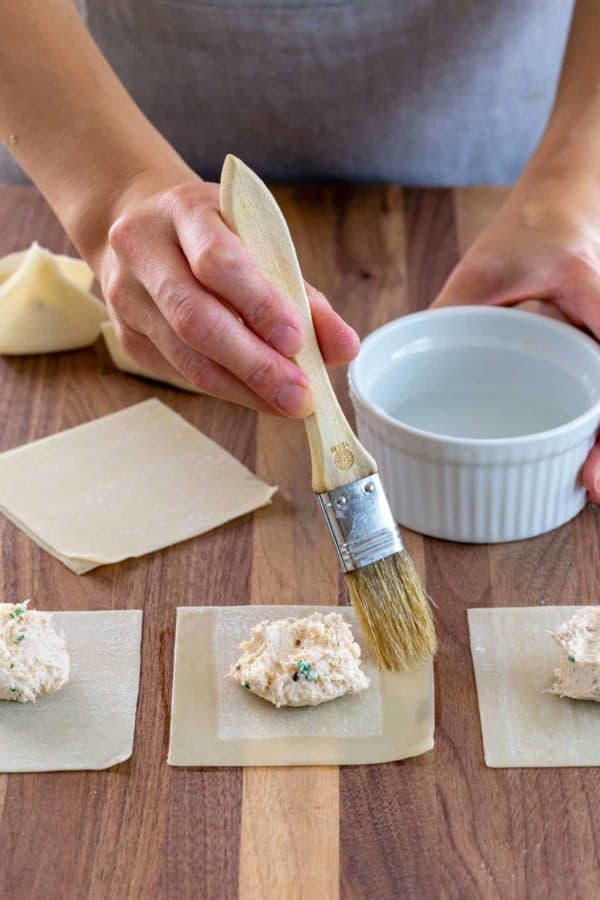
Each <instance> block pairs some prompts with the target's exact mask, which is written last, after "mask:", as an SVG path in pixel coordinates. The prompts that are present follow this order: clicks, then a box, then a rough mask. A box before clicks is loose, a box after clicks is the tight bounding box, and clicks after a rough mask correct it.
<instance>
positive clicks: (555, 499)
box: [349, 307, 600, 543]
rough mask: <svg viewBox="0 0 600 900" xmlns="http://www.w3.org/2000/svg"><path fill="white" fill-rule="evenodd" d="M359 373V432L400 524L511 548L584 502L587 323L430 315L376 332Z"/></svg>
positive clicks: (597, 370) (483, 313) (592, 373)
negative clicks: (508, 544)
mask: <svg viewBox="0 0 600 900" xmlns="http://www.w3.org/2000/svg"><path fill="white" fill-rule="evenodd" d="M349 379H350V393H351V397H352V401H353V403H354V408H355V411H356V419H357V425H358V434H359V436H360V439H361V441H362V442H363V443H364V444H365V446H366V447H367V449H368V450H370V451H371V453H373V455H374V456H375V459H376V460H377V462H378V464H379V468H380V472H381V475H382V479H383V483H384V486H385V488H386V492H387V494H388V497H389V499H390V502H391V505H392V509H393V511H394V513H395V516H396V518H397V520H398V521H399V522H400V523H401V524H402V525H406V526H407V527H409V528H412V529H414V530H415V531H420V532H422V533H423V534H428V535H432V536H434V537H439V538H446V539H449V540H454V541H465V542H473V543H487V542H500V541H512V540H520V539H523V538H528V537H533V536H534V535H537V534H542V533H543V532H546V531H550V530H551V529H553V528H556V527H558V526H559V525H562V524H563V523H564V522H567V521H568V520H569V519H571V518H573V516H575V515H576V514H577V513H578V512H579V511H580V510H581V509H582V508H583V506H584V505H585V502H586V494H585V489H584V488H583V486H582V484H581V468H582V465H583V463H584V461H585V458H586V456H587V454H588V452H589V450H590V449H591V448H592V446H593V444H594V440H595V436H596V434H597V432H598V429H599V427H600V348H599V347H598V345H597V344H596V343H595V342H594V341H593V340H592V339H591V338H588V337H586V336H585V335H584V334H582V333H581V332H579V331H577V330H576V329H575V328H572V327H571V326H569V325H564V324H562V323H560V322H557V321H554V320H552V319H548V318H544V317H542V316H536V315H532V314H530V313H524V312H521V311H517V310H509V309H498V308H489V307H456V308H451V309H440V310H429V311H427V312H423V313H416V314H414V315H410V316H406V317H404V318H402V319H397V320H395V321H393V322H390V323H389V324H388V325H385V326H383V327H382V328H379V329H378V330H377V331H375V332H374V333H373V334H371V335H370V336H369V337H368V338H367V339H366V340H365V341H364V342H363V345H362V348H361V351H360V354H359V356H358V358H357V359H356V360H355V361H354V362H353V363H352V365H351V367H350V374H349Z"/></svg>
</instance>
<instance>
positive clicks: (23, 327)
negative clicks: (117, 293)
mask: <svg viewBox="0 0 600 900" xmlns="http://www.w3.org/2000/svg"><path fill="white" fill-rule="evenodd" d="M16 257H18V258H17V259H16ZM15 262H16V263H17V265H16V268H13V267H14V266H15ZM78 262H80V261H77V260H73V261H71V262H65V258H64V257H55V256H54V255H53V254H52V253H50V251H49V250H44V249H43V248H42V247H40V246H39V245H38V244H32V245H31V247H30V248H29V250H27V251H25V252H24V253H23V254H11V256H10V257H6V258H5V259H4V260H0V353H3V354H8V355H23V354H31V353H55V352H59V351H61V350H74V349H77V348H79V347H87V346H89V345H90V344H93V343H94V341H96V340H97V338H98V337H99V335H100V328H101V325H102V322H104V321H105V320H106V319H107V312H106V307H105V306H104V304H103V303H101V302H100V301H99V300H98V299H97V298H96V297H94V295H93V294H91V293H90V291H89V290H87V289H86V288H85V287H84V286H83V285H84V284H85V283H86V281H88V280H89V273H88V271H87V267H86V268H85V269H84V268H83V266H85V263H83V264H79V265H78V264H77V263H78ZM11 268H13V271H12V274H8V275H7V276H6V277H4V280H2V277H3V276H2V273H3V272H8V270H10V269H11Z"/></svg>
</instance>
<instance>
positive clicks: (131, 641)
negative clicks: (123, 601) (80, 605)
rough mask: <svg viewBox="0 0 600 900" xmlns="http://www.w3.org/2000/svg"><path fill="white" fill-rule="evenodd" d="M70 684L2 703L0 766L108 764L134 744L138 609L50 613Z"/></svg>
mask: <svg viewBox="0 0 600 900" xmlns="http://www.w3.org/2000/svg"><path fill="white" fill-rule="evenodd" d="M52 622H53V624H54V625H55V627H56V629H57V631H62V632H64V635H65V641H66V644H67V650H68V652H69V656H70V657H71V675H70V679H69V681H68V683H67V684H66V685H65V686H64V687H63V688H62V690H60V691H58V692H57V693H56V694H49V695H43V696H41V697H38V699H37V700H36V702H35V703H14V702H12V701H0V772H58V771H65V770H80V769H108V768H109V767H110V766H114V765H116V764H117V763H120V762H124V761H125V760H126V759H129V757H130V756H131V752H132V749H133V735H134V730H135V714H136V708H137V699H138V689H139V680H140V645H141V640H142V611H141V610H139V609H135V610H119V611H106V612H55V613H52Z"/></svg>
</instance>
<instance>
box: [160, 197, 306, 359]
mask: <svg viewBox="0 0 600 900" xmlns="http://www.w3.org/2000/svg"><path fill="white" fill-rule="evenodd" d="M194 212H195V211H194V206H193V199H191V200H190V201H189V203H188V204H187V205H186V204H178V205H177V206H176V207H175V209H174V211H173V224H174V226H175V231H176V233H177V238H178V240H179V243H180V244H181V248H182V250H183V253H184V254H185V256H186V259H187V261H188V263H189V266H190V269H191V270H192V272H193V273H194V275H195V277H196V278H197V279H198V281H199V282H200V283H201V284H202V285H204V287H206V288H207V289H208V290H209V291H210V292H211V293H215V294H218V295H219V296H220V297H222V298H223V299H224V300H226V301H227V302H228V303H230V304H231V306H232V307H233V308H234V309H235V310H236V311H237V312H238V313H239V315H240V316H241V317H242V319H243V320H244V322H246V324H247V325H248V327H249V328H251V329H252V331H254V332H255V333H256V334H258V335H260V337H262V338H263V340H265V341H266V342H267V344H269V345H270V346H271V347H273V349H274V350H277V351H278V352H279V353H282V354H283V355H284V356H288V357H292V356H294V355H295V354H296V353H297V352H298V350H299V349H300V347H301V346H302V341H303V338H304V332H303V328H302V321H301V319H300V316H299V315H298V313H297V312H296V310H295V309H294V307H293V306H291V304H290V303H289V302H288V301H287V300H286V298H285V297H284V296H283V295H282V294H281V292H280V291H279V290H278V289H277V288H276V287H274V286H273V285H272V284H271V283H270V282H269V281H267V279H266V278H264V276H263V275H262V274H261V273H260V272H259V271H258V269H257V267H256V266H255V265H254V263H253V262H252V259H251V258H250V255H249V254H248V253H247V251H246V250H245V249H244V248H243V247H242V245H241V243H240V240H239V238H238V237H237V236H236V235H235V234H233V232H231V231H230V230H229V229H228V228H227V226H226V225H225V223H224V222H223V220H222V219H221V217H220V216H219V215H218V213H217V211H216V210H215V211H214V213H209V214H207V213H206V211H204V214H203V215H202V216H200V215H197V214H196V215H195V214H194Z"/></svg>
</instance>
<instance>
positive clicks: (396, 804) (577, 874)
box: [0, 186, 600, 900]
mask: <svg viewBox="0 0 600 900" xmlns="http://www.w3.org/2000/svg"><path fill="white" fill-rule="evenodd" d="M504 195H505V192H503V191H499V190H496V189H465V190H460V191H455V192H453V191H449V190H428V191H419V190H415V189H411V190H406V191H403V190H402V189H401V188H399V187H389V188H356V187H347V186H335V187H331V186H316V187H310V186H308V187H307V186H304V187H298V188H295V189H290V188H285V189H280V190H278V191H277V196H278V199H279V200H280V202H281V204H282V207H283V209H284V212H285V214H286V217H287V219H288V221H289V224H290V227H291V230H292V234H293V236H294V239H295V241H296V244H297V248H298V254H299V257H300V260H301V264H302V266H303V270H304V274H305V275H306V277H307V278H309V279H310V280H311V281H313V282H315V283H316V284H317V285H318V286H319V287H320V288H322V289H323V290H324V291H325V292H326V293H327V294H328V296H329V297H330V298H331V300H332V301H333V303H334V304H335V306H336V307H337V308H338V309H339V310H340V312H342V314H344V315H345V316H346V317H347V318H348V320H349V321H350V322H351V323H352V324H353V325H354V326H355V327H356V328H357V330H358V331H359V333H360V334H361V335H364V334H366V333H367V332H369V331H370V330H372V329H373V328H374V327H376V326H378V325H380V324H382V323H383V322H385V321H387V320H389V319H391V318H393V317H395V316H398V315H401V314H403V313H406V312H409V311H412V310H417V309H423V308H425V307H426V306H427V305H428V303H430V302H431V300H433V299H434V297H435V295H436V292H437V291H438V290H439V289H440V287H441V286H442V284H443V282H444V279H445V278H446V276H447V274H448V273H449V271H450V270H451V268H452V266H453V265H454V264H455V262H456V261H457V259H458V257H459V254H460V253H461V252H464V250H465V249H466V248H467V247H468V246H469V244H470V243H471V242H472V240H473V238H474V236H475V235H476V234H477V232H478V230H479V229H480V228H481V227H483V225H484V224H485V222H486V221H487V220H488V219H489V217H490V216H491V215H493V212H494V210H495V209H497V207H498V206H499V205H500V203H501V202H502V200H503V198H504ZM0 223H1V228H0V254H4V253H7V252H9V251H11V250H15V249H19V248H22V247H24V246H26V245H28V244H29V243H30V241H31V240H32V239H33V238H36V239H37V240H38V241H39V242H40V243H41V244H43V245H46V246H48V247H50V248H51V249H52V250H55V251H62V252H65V251H67V252H68V251H69V249H70V248H69V244H68V241H67V240H66V238H65V237H64V235H63V233H62V231H61V229H60V227H59V225H58V224H57V222H56V220H55V219H54V217H53V216H52V214H51V213H50V211H49V210H48V208H47V207H46V205H45V203H44V202H43V200H42V199H41V198H40V196H39V195H38V194H37V193H36V192H35V191H34V189H32V188H24V187H10V188H8V187H7V188H0ZM334 382H335V385H336V388H337V390H338V394H339V396H340V399H341V402H342V405H343V406H344V409H345V411H346V412H347V413H348V414H350V409H349V404H348V399H347V394H346V390H345V374H344V373H343V372H338V373H336V374H335V376H334ZM153 395H154V396H158V397H159V398H160V399H161V400H163V401H164V402H165V403H167V404H168V405H169V406H171V407H172V408H173V409H175V410H176V411H177V412H179V413H181V414H182V415H184V416H185V417H186V418H187V419H189V420H190V421H191V422H192V423H193V424H194V425H196V426H197V427H199V428H201V429H202V430H203V431H204V432H206V433H207V434H208V435H210V437H212V438H214V439H215V440H217V441H219V442H220V443H221V444H222V445H223V446H224V447H226V448H227V449H228V450H229V451H231V452H232V453H233V454H235V455H236V456H237V457H238V458H239V459H241V460H242V461H243V462H244V463H245V464H246V465H248V466H249V467H250V468H252V469H254V470H255V471H257V472H258V474H259V475H260V476H262V477H263V478H265V480H267V481H269V482H271V483H277V484H279V486H280V494H279V495H278V496H277V498H276V500H275V502H274V504H273V506H272V507H270V508H269V509H266V510H262V511H259V512H258V513H256V514H255V515H254V516H246V517H244V518H242V519H239V520H237V521H236V522H233V523H231V524H229V525H227V526H225V527H223V528H221V529H219V530H217V531H215V532H214V533H211V534H208V535H205V536H203V537H201V538H198V539H195V540H192V541H188V542H186V543H183V544H179V545H178V546H176V547H171V548H169V549H167V550H164V551H162V552H160V553H155V554H153V555H151V556H148V557H145V558H143V559H137V560H130V561H127V562H124V563H121V564H119V565H117V566H110V567H103V568H100V569H98V570H95V571H94V572H91V573H89V574H87V575H84V576H81V577H78V576H76V575H74V574H73V573H71V572H69V571H68V570H67V569H66V568H65V567H64V566H62V565H61V563H59V562H58V561H57V560H55V559H54V558H52V557H50V556H49V555H48V554H45V553H44V552H43V551H42V550H40V549H39V548H38V547H37V546H35V545H34V544H33V543H32V542H31V541H29V540H28V539H27V538H26V537H25V536H24V535H23V534H21V533H20V532H19V531H18V530H17V529H16V528H15V527H14V526H13V525H11V524H10V523H8V522H6V521H5V520H4V519H0V549H1V577H2V592H1V593H2V597H3V598H6V599H8V600H16V599H22V598H25V597H28V596H31V597H32V598H33V599H34V602H35V604H36V605H37V606H39V607H40V608H46V609H106V608H109V609H112V608H115V609H117V608H143V609H144V612H145V616H144V638H143V657H142V676H141V692H140V702H139V708H138V716H137V728H136V738H135V747H134V753H133V756H132V758H131V759H130V760H129V761H128V762H126V763H124V764H122V765H120V766H117V767H115V768H113V769H111V770H109V771H105V772H89V773H77V772H75V773H63V774H39V775H10V776H5V775H0V842H1V846H2V857H1V862H0V897H1V898H7V900H8V898H10V900H13V898H14V900H29V898H36V900H82V898H90V900H104V898H110V900H121V898H142V900H146V898H155V897H156V898H161V900H162V898H166V900H171V898H173V900H179V898H202V900H204V898H208V900H212V898H215V900H221V898H224V900H227V898H237V897H240V898H242V900H271V898H276V900H280V898H281V900H296V898H297V900H304V898H307V900H308V898H310V900H321V898H323V900H337V898H338V897H341V898H365V900H387V898H390V900H392V898H394V900H395V898H418V900H422V898H439V897H443V898H460V900H463V898H465V900H470V898H479V897H483V898H498V900H513V898H514V900H520V898H532V900H538V898H539V900H548V898H551V900H553V898H557V900H558V898H561V900H562V898H564V897H566V896H568V897H569V898H584V900H587V898H594V897H598V896H600V860H599V846H600V777H599V776H598V773H596V772H595V771H594V770H593V769H555V770H551V769H542V770H532V769H529V770H498V769H495V770H492V769H487V768H486V767H485V766H484V762H483V752H482V744H481V735H480V729H479V717H478V712H477V699H476V694H475V685H474V679H473V670H472V665H471V658H470V652H469V644H468V634H467V619H466V612H465V610H466V609H467V608H468V607H471V606H494V605H496V606H500V605H528V604H537V603H549V602H552V603H565V604H572V603H580V602H591V603H594V602H597V592H598V574H597V573H598V571H599V565H600V541H599V536H600V518H599V514H598V510H597V509H595V508H592V507H589V508H588V509H586V510H585V511H584V512H583V513H582V515H580V516H579V517H578V518H577V519H576V520H575V521H574V522H572V523H571V524H569V525H567V526H565V527H564V528H561V529H559V530H558V531H555V532H553V533H551V534H548V535H545V536H543V537H540V538H536V539H534V540H531V541H527V542H524V543H519V544H507V545H502V546H495V547H486V546H483V547H482V546H479V547H476V546H466V545H456V544H451V543H447V542H443V541H437V540H431V539H428V538H423V537H421V536H419V535H416V534H412V533H408V534H407V535H406V539H407V543H408V546H409V549H410V551H411V553H412V554H413V557H414V558H415V560H416V563H417V567H418V568H419V570H420V571H421V573H422V575H423V577H424V578H425V580H426V585H427V589H428V591H429V593H430V594H431V596H432V598H433V599H434V601H435V602H436V604H437V622H438V628H439V634H440V645H441V647H440V653H439V656H438V660H437V665H436V689H437V700H436V720H437V721H436V728H437V731H436V748H435V750H434V751H433V752H432V753H429V754H427V755H425V756H424V757H421V758H418V759H415V760H408V761H405V762H403V763H396V764H388V765H382V766H365V767H349V768H343V769H340V770H338V769H336V768H307V769H305V768H299V769H292V768H290V769H249V770H246V771H241V770H235V769H234V770H225V769H223V770H219V769H172V768H169V767H168V766H167V765H166V753H167V741H168V725H169V706H170V688H171V675H172V652H173V637H174V623H175V608H176V606H178V605H193V604H238V603H270V602H273V603H298V602H301V603H338V602H339V603H346V602H347V598H346V596H345V594H344V591H343V586H342V580H341V578H340V576H339V574H338V571H337V564H336V559H335V555H334V553H333V550H332V549H331V547H330V545H329V541H328V538H327V536H326V534H325V531H324V526H323V524H322V523H321V521H320V520H319V516H318V512H317V510H316V507H315V504H314V501H313V499H312V496H311V493H310V490H309V488H308V485H309V481H310V471H309V470H310V467H309V458H308V451H307V448H306V442H305V438H304V432H303V427H302V425H301V424H299V423H289V422H285V421H282V420H277V419H269V418H266V417H259V418H257V417H256V416H255V415H254V414H253V413H251V412H248V411H246V410H242V409H235V408H233V407H231V406H229V405H228V404H225V403H222V402H217V401H214V400H210V399H208V398H203V397H200V398H198V397H194V396H191V395H186V394H183V393H181V392H178V391H176V390H174V389H170V388H166V387H165V388H162V387H160V386H158V385H154V384H151V383H150V382H145V381H142V380H140V379H136V378H133V377H130V376H126V375H124V374H122V373H120V372H117V371H115V370H114V369H113V367H112V365H111V363H110V360H109V358H108V355H107V353H106V351H105V349H104V347H103V346H102V344H101V343H98V344H97V345H96V346H95V347H93V348H90V349H88V350H84V351H78V352H72V353H65V354H58V355H54V356H40V357H30V358H21V359H17V358H14V359H9V358H4V359H2V360H0V421H1V423H2V430H1V438H0V449H6V448H9V447H13V446H16V445H18V444H20V443H23V442H24V441H29V440H32V439H35V438H38V437H42V436H44V435H46V434H52V433H53V432H55V431H58V430H60V429H63V428H66V427H69V426H71V425H76V424H78V423H81V422H85V421H88V420H89V419H92V418H95V417H97V416H100V415H104V414H106V413H109V412H112V411H115V410H117V409H120V408H122V407H124V406H127V405H129V404H132V403H135V402H138V401H140V400H142V399H145V398H146V397H149V396H153Z"/></svg>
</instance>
